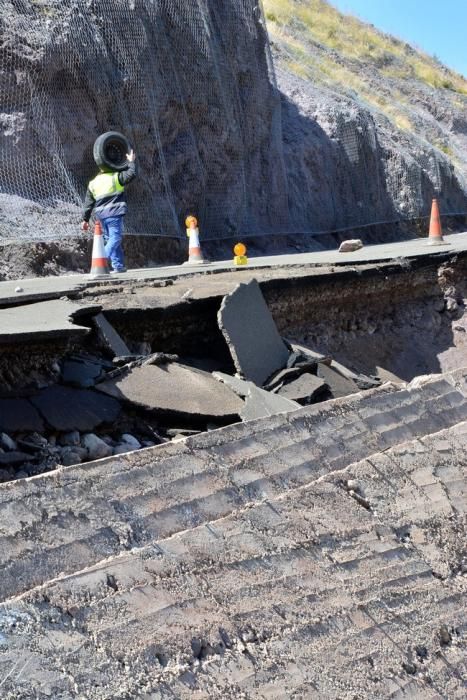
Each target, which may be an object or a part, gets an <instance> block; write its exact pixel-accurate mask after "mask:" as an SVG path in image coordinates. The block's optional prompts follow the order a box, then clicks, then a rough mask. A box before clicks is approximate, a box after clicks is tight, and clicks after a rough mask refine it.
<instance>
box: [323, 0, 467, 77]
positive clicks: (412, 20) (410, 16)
mask: <svg viewBox="0 0 467 700" xmlns="http://www.w3.org/2000/svg"><path fill="white" fill-rule="evenodd" d="M329 1H330V3H331V5H334V7H337V8H338V9H339V10H340V11H341V12H346V13H349V14H352V15H356V16H357V17H359V18H360V19H362V20H364V21H365V22H369V23H370V24H374V25H375V27H377V28H378V29H381V30H382V31H383V32H387V33H388V34H393V35H394V36H396V37H398V38H399V39H403V40H404V41H407V42H408V43H409V44H413V45H415V46H416V47H418V48H420V49H423V51H425V52H426V53H428V54H430V55H431V56H432V55H433V54H434V55H436V56H437V57H438V58H439V59H440V61H442V62H443V63H445V64H446V65H447V66H449V67H450V68H453V69H454V70H456V71H457V72H458V73H462V74H463V75H464V76H466V77H467V0H329Z"/></svg>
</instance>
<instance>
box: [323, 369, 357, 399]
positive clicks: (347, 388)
mask: <svg viewBox="0 0 467 700" xmlns="http://www.w3.org/2000/svg"><path fill="white" fill-rule="evenodd" d="M317 372H318V377H321V379H324V381H325V382H326V384H327V385H328V386H329V388H330V390H331V393H332V395H333V396H334V398H336V399H337V398H339V397H341V396H348V395H349V394H356V393H357V392H358V391H360V390H359V388H358V386H357V384H356V382H354V381H353V380H352V379H348V378H346V377H343V376H342V374H340V372H338V371H337V370H335V369H333V368H332V367H328V366H327V365H325V364H322V363H319V364H318V370H317Z"/></svg>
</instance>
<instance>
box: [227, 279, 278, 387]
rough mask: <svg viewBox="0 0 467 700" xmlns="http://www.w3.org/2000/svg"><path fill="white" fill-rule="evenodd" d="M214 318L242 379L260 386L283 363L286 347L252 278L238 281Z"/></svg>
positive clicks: (256, 283)
mask: <svg viewBox="0 0 467 700" xmlns="http://www.w3.org/2000/svg"><path fill="white" fill-rule="evenodd" d="M217 320H218V324H219V328H220V329H221V331H222V333H223V335H224V338H225V340H226V341H227V345H228V347H229V350H230V354H231V355H232V359H233V361H234V364H235V367H236V369H237V370H238V371H239V372H240V373H241V374H242V375H243V376H244V377H245V379H247V380H249V381H252V382H254V383H255V384H257V385H258V386H262V385H263V384H264V382H265V381H266V380H267V379H269V377H270V376H271V375H272V374H273V373H274V372H277V371H278V370H279V369H282V368H283V367H285V366H286V365H287V360H288V359H289V350H288V349H287V347H286V345H285V343H284V341H283V340H282V338H281V337H280V335H279V331H278V330H277V327H276V324H275V322H274V319H273V317H272V315H271V312H270V311H269V309H268V307H267V304H266V302H265V300H264V297H263V295H262V293H261V289H260V287H259V284H258V282H257V281H256V280H251V282H248V283H247V284H239V285H238V286H237V287H236V288H235V289H234V291H233V292H232V293H231V294H228V295H227V296H226V297H224V299H223V301H222V305H221V308H220V310H219V312H218V314H217Z"/></svg>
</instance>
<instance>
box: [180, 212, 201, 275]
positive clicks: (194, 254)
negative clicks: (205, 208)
mask: <svg viewBox="0 0 467 700" xmlns="http://www.w3.org/2000/svg"><path fill="white" fill-rule="evenodd" d="M185 224H186V235H187V236H188V262H187V263H186V264H187V265H202V264H203V263H204V262H205V261H204V258H203V254H202V253H201V246H200V243H199V228H198V219H197V218H196V217H195V216H188V217H187V219H186V221H185Z"/></svg>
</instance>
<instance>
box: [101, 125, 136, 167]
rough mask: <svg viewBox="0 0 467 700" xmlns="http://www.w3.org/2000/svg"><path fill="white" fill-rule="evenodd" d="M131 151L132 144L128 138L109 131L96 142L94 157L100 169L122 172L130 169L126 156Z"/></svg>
mask: <svg viewBox="0 0 467 700" xmlns="http://www.w3.org/2000/svg"><path fill="white" fill-rule="evenodd" d="M130 151H131V146H130V142H129V141H128V139H127V138H126V136H124V135H123V134H120V133H119V132H118V131H107V133H105V134H102V135H101V136H99V138H98V139H97V140H96V143H95V144H94V150H93V155H94V160H95V161H96V165H98V166H99V168H108V169H109V170H113V171H114V172H120V171H121V170H125V169H126V168H127V167H128V161H127V158H126V155H127V153H129V152H130Z"/></svg>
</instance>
